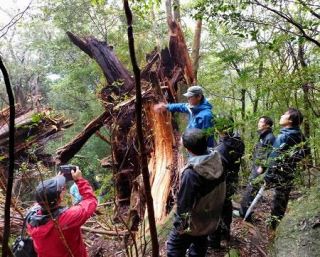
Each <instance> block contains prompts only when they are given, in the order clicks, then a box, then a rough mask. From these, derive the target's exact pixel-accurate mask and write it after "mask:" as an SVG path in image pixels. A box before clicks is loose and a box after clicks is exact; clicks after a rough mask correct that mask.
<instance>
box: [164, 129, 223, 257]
mask: <svg viewBox="0 0 320 257" xmlns="http://www.w3.org/2000/svg"><path fill="white" fill-rule="evenodd" d="M182 140H183V145H184V147H185V148H186V149H187V150H188V152H189V158H188V162H187V164H186V166H185V167H184V169H183V171H182V174H181V183H180V189H179V192H178V195H177V206H176V211H175V218H174V222H173V228H172V230H171V232H170V234H169V238H168V241H167V256H168V257H185V255H186V251H187V250H189V253H188V255H189V256H197V257H205V255H206V252H207V248H208V242H207V235H208V234H210V233H213V232H214V231H215V230H216V228H217V226H218V223H219V220H220V213H221V210H222V206H223V202H224V199H225V190H226V183H225V177H224V174H223V167H222V163H221V157H220V155H219V153H218V152H217V151H208V149H207V145H206V141H207V138H206V135H205V133H204V132H203V131H202V130H200V129H195V128H193V129H188V130H186V132H185V133H184V134H183V136H182Z"/></svg>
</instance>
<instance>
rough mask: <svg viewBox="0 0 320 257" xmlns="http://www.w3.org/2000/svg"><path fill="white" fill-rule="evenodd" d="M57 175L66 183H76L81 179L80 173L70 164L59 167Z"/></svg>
mask: <svg viewBox="0 0 320 257" xmlns="http://www.w3.org/2000/svg"><path fill="white" fill-rule="evenodd" d="M59 173H60V174H61V175H63V176H64V177H65V178H66V181H71V180H74V181H76V180H78V179H80V178H82V173H81V170H80V169H79V167H78V166H75V165H71V164H67V165H61V166H60V167H59Z"/></svg>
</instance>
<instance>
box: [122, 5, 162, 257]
mask: <svg viewBox="0 0 320 257" xmlns="http://www.w3.org/2000/svg"><path fill="white" fill-rule="evenodd" d="M123 5H124V10H125V13H126V17H127V24H128V41H129V42H128V44H129V51H130V58H131V63H132V68H133V72H134V77H135V82H136V106H135V107H136V121H137V137H138V142H139V150H140V151H139V157H140V158H139V159H140V165H141V172H142V177H143V184H144V188H145V197H146V202H147V211H148V220H149V226H150V235H151V243H152V256H153V257H158V256H159V242H158V237H157V227H156V221H155V217H154V207H153V200H152V194H151V185H150V176H149V170H148V160H147V156H146V149H145V145H144V141H143V138H144V137H143V130H142V96H141V81H140V80H141V79H140V69H139V67H138V64H137V60H136V55H135V50H134V37H133V28H132V13H131V10H130V7H129V3H128V0H124V1H123Z"/></svg>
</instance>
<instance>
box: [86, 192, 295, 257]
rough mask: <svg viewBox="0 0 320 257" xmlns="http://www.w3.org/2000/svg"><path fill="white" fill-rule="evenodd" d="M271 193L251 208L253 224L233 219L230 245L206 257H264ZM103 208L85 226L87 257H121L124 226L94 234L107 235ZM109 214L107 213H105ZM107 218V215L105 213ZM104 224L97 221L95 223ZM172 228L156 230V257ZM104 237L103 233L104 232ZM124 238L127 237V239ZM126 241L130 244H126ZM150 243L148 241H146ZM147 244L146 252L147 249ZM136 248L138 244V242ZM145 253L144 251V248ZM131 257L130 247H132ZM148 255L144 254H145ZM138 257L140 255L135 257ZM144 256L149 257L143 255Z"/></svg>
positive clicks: (270, 233) (163, 249)
mask: <svg viewBox="0 0 320 257" xmlns="http://www.w3.org/2000/svg"><path fill="white" fill-rule="evenodd" d="M298 196H299V193H297V192H293V193H292V194H291V199H295V198H297V197H298ZM271 199H272V192H271V191H270V190H269V191H266V193H265V195H264V197H263V198H262V199H260V201H259V203H258V205H257V206H256V208H255V211H254V216H253V220H252V222H251V223H248V222H244V221H243V220H242V219H241V218H240V217H234V218H233V222H232V231H231V241H230V242H229V243H226V242H222V247H221V249H219V250H213V249H210V248H209V250H208V253H207V256H208V257H213V256H214V257H224V256H230V257H239V256H241V257H249V256H250V257H268V256H270V255H269V254H268V252H269V248H270V247H271V245H272V242H273V239H274V235H275V232H274V231H273V230H270V229H269V228H268V226H267V220H268V217H269V215H270V206H271ZM234 208H235V209H237V208H238V204H237V203H236V202H235V203H234ZM105 210H106V209H105V208H104V207H100V208H99V211H98V213H99V215H97V216H96V217H95V218H94V221H93V220H91V221H89V223H91V224H88V226H90V227H91V229H92V231H91V232H86V233H87V236H86V242H87V246H88V248H89V254H90V256H91V257H102V256H119V257H120V256H121V257H122V256H125V254H126V247H125V242H126V241H127V242H128V240H127V239H125V238H126V237H125V236H123V235H124V233H125V231H126V229H125V226H121V225H120V226H119V227H118V235H113V236H112V235H105V234H97V233H96V232H97V231H101V230H104V231H107V230H108V227H107V226H106V225H102V224H108V223H110V222H112V221H111V219H112V218H111V216H109V215H108V214H107V213H105ZM109 211H110V210H109ZM109 214H110V215H111V212H109ZM101 219H102V220H103V219H104V221H98V220H101ZM171 227H172V221H171V220H170V221H168V222H167V223H166V224H163V225H161V226H160V229H159V230H158V234H159V242H160V256H166V247H165V240H166V238H167V235H168V232H169V231H170V229H171ZM106 233H107V232H106ZM127 238H128V237H127ZM129 241H130V240H129ZM146 241H148V240H146ZM149 241H150V240H149ZM150 244H151V243H150V242H149V248H150ZM138 245H139V242H138ZM147 249H148V247H147ZM131 251H132V256H137V255H135V252H134V247H132V250H131ZM146 252H148V250H146ZM139 256H142V255H139ZM144 256H151V254H147V253H146V254H145V255H144Z"/></svg>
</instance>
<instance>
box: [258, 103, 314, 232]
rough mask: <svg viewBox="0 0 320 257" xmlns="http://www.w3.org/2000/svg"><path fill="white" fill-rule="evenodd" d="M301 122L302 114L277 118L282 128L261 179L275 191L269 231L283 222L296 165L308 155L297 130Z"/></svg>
mask: <svg viewBox="0 0 320 257" xmlns="http://www.w3.org/2000/svg"><path fill="white" fill-rule="evenodd" d="M302 121H303V115H302V113H301V112H300V111H299V110H297V109H294V108H289V109H288V110H287V111H286V112H285V113H284V114H283V115H282V116H281V118H280V121H279V124H280V126H281V127H282V128H281V130H280V134H279V135H278V136H277V138H276V140H275V142H274V144H273V150H272V152H271V153H270V156H269V163H268V169H267V171H266V174H265V176H264V180H265V182H266V184H267V187H270V188H273V189H274V196H273V200H272V206H271V224H270V226H271V228H272V229H275V228H276V227H277V225H278V223H279V221H280V220H281V219H282V218H283V216H284V214H285V211H286V208H287V205H288V201H289V194H290V191H291V189H292V187H293V179H294V175H295V169H296V165H297V163H298V162H299V161H300V160H301V159H302V158H304V157H305V156H307V155H309V154H310V148H309V147H307V146H306V143H305V137H304V135H303V134H302V132H301V130H300V125H301V123H302Z"/></svg>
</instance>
